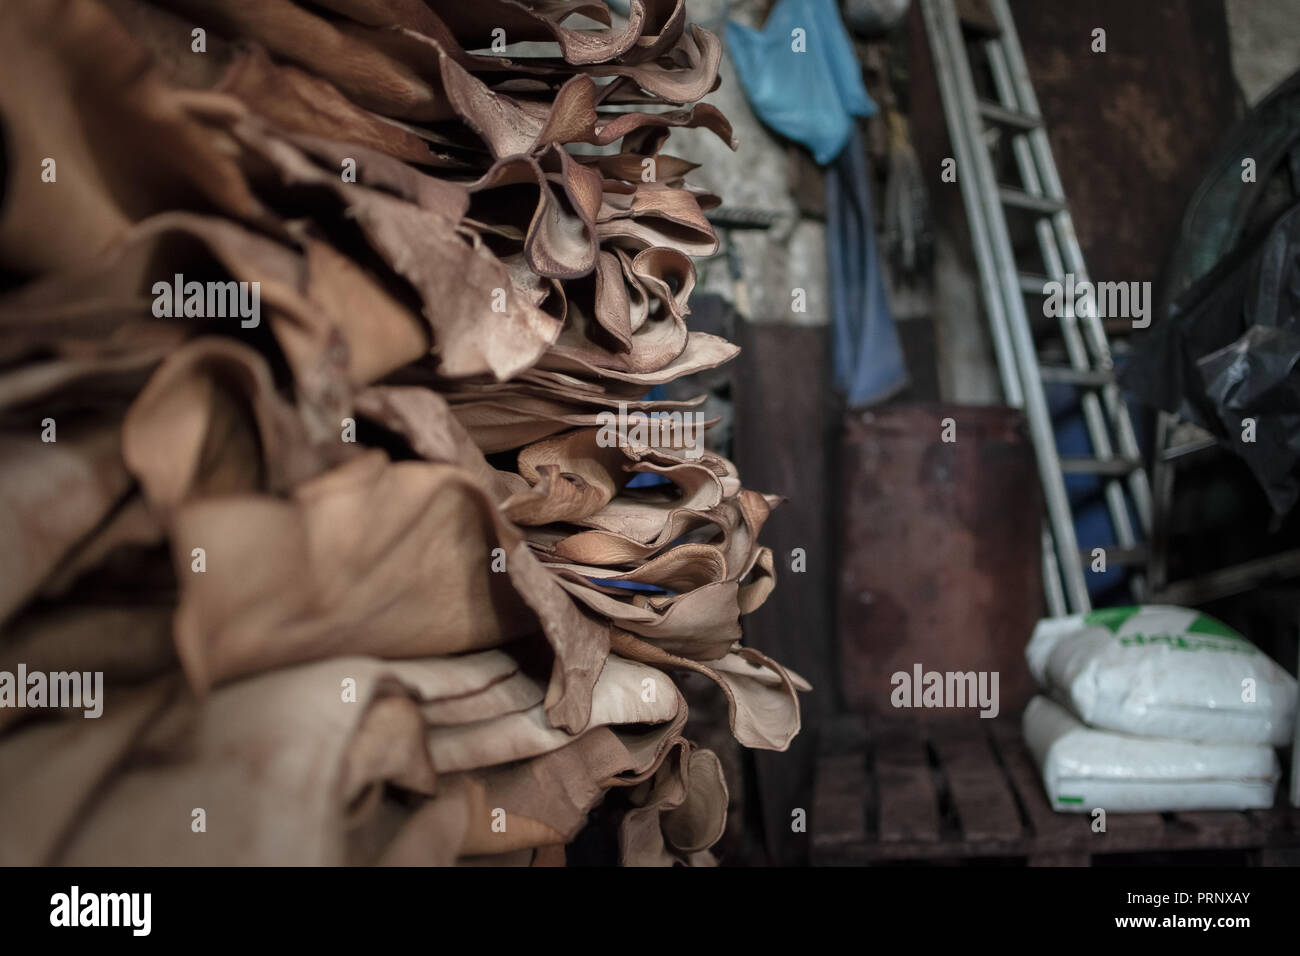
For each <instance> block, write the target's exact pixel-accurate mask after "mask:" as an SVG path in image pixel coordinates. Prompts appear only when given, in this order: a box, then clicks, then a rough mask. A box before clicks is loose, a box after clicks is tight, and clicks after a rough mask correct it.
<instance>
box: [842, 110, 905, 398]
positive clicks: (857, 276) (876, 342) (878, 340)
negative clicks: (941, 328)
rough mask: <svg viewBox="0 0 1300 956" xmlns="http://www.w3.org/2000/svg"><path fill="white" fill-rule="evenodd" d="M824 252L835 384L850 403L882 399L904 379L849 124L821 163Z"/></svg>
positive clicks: (866, 176) (862, 160)
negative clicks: (835, 151)
mask: <svg viewBox="0 0 1300 956" xmlns="http://www.w3.org/2000/svg"><path fill="white" fill-rule="evenodd" d="M826 259H827V266H828V270H829V275H830V286H831V290H830V291H831V324H832V327H833V328H832V335H833V339H832V341H833V343H834V347H833V352H834V368H835V385H836V387H837V388H838V389H839V390H840V391H842V392H843V393H844V396H845V401H846V402H847V403H848V405H849V407H850V408H857V407H861V406H864V405H871V404H873V403H875V402H880V401H884V400H885V399H886V398H889V397H890V396H891V395H893V394H894V393H895V392H897V391H898V390H899V389H901V388H902V387H903V386H904V385H906V384H907V368H906V366H904V364H903V349H902V346H901V345H900V344H899V341H898V330H897V329H895V328H894V317H893V314H892V313H891V312H890V310H889V299H888V297H887V296H886V295H885V283H884V280H883V279H882V278H881V275H880V258H879V256H878V255H877V253H876V224H875V217H874V215H873V214H872V208H871V178H870V172H869V170H868V169H867V154H866V147H865V146H864V144H863V142H862V134H861V132H860V131H859V130H858V128H857V126H856V125H855V126H854V127H853V129H852V131H851V138H850V140H849V144H848V146H847V147H846V148H845V149H844V151H843V152H841V153H840V156H839V159H837V160H836V161H835V162H834V163H833V164H832V165H831V166H829V167H828V168H827V170H826Z"/></svg>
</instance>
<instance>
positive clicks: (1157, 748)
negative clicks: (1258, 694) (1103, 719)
mask: <svg viewBox="0 0 1300 956" xmlns="http://www.w3.org/2000/svg"><path fill="white" fill-rule="evenodd" d="M1022 728H1023V732H1024V735H1025V743H1026V744H1027V745H1028V747H1029V750H1030V752H1031V753H1032V754H1033V755H1034V760H1035V761H1036V762H1037V763H1038V767H1039V769H1040V770H1041V771H1042V774H1043V786H1044V788H1046V790H1047V798H1048V800H1049V802H1050V803H1051V805H1052V809H1054V810H1057V811H1059V812H1062V813H1091V812H1092V811H1093V810H1094V809H1096V808H1098V807H1100V808H1102V809H1104V810H1105V811H1106V812H1107V813H1139V812H1144V811H1159V812H1163V811H1171V810H1247V809H1261V808H1266V807H1271V806H1272V805H1273V793H1274V790H1275V789H1276V786H1277V779H1278V776H1279V770H1278V762H1277V754H1275V753H1274V752H1273V749H1272V748H1271V747H1268V746H1266V745H1264V744H1204V743H1192V742H1191V741H1186V740H1159V739H1156V738H1154V737H1130V736H1127V735H1126V734H1117V733H1112V732H1110V731H1105V730H1093V729H1092V728H1090V727H1085V726H1084V725H1083V724H1082V723H1080V722H1079V720H1078V719H1077V718H1076V717H1075V716H1074V715H1073V714H1071V713H1070V712H1069V711H1067V710H1066V709H1065V708H1064V707H1061V706H1060V705H1059V704H1057V703H1055V702H1053V701H1050V700H1048V699H1047V698H1046V697H1035V698H1034V699H1033V700H1031V701H1030V702H1029V706H1028V707H1026V708H1025V715H1024V718H1023V721H1022Z"/></svg>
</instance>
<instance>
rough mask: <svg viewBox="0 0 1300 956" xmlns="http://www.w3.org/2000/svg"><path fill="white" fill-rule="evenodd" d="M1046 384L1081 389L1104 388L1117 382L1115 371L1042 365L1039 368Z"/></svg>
mask: <svg viewBox="0 0 1300 956" xmlns="http://www.w3.org/2000/svg"><path fill="white" fill-rule="evenodd" d="M1038 372H1039V375H1040V377H1041V378H1042V379H1043V381H1044V382H1051V383H1053V384H1061V385H1078V386H1080V387H1081V388H1102V387H1104V386H1106V385H1111V384H1113V383H1114V381H1115V372H1114V370H1113V369H1104V368H1102V369H1088V368H1070V367H1067V366H1059V365H1041V366H1039V368H1038Z"/></svg>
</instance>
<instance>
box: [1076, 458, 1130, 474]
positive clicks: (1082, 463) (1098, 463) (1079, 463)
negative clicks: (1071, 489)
mask: <svg viewBox="0 0 1300 956" xmlns="http://www.w3.org/2000/svg"><path fill="white" fill-rule="evenodd" d="M1141 467H1142V460H1141V459H1140V458H1062V459H1061V472H1062V473H1063V474H1067V475H1099V476H1101V477H1105V478H1122V477H1123V476H1124V475H1127V474H1130V473H1131V472H1134V471H1137V470H1138V469H1139V468H1141Z"/></svg>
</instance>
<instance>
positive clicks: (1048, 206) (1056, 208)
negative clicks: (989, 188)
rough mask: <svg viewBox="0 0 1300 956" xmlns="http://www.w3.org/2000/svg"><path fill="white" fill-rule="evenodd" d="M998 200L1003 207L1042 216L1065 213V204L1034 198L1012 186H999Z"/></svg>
mask: <svg viewBox="0 0 1300 956" xmlns="http://www.w3.org/2000/svg"><path fill="white" fill-rule="evenodd" d="M998 198H999V199H1000V200H1001V201H1002V205H1004V206H1013V207H1015V208H1017V209H1027V210H1029V211H1030V212H1037V213H1041V214H1042V215H1044V216H1054V215H1056V214H1057V213H1058V212H1065V210H1066V204H1065V202H1064V201H1062V200H1060V199H1049V198H1048V197H1047V196H1035V195H1033V194H1032V193H1027V192H1025V191H1024V190H1023V189H1016V188H1015V187H1014V186H999V187H998Z"/></svg>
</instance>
